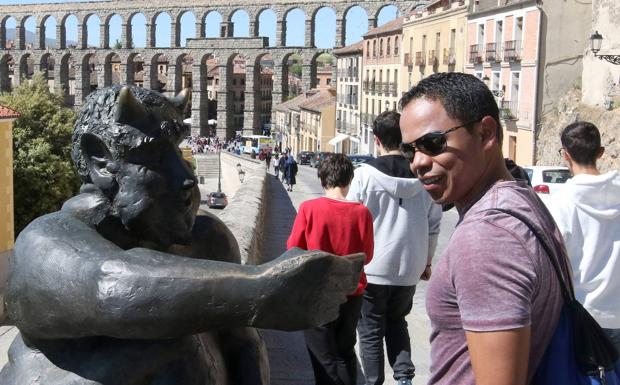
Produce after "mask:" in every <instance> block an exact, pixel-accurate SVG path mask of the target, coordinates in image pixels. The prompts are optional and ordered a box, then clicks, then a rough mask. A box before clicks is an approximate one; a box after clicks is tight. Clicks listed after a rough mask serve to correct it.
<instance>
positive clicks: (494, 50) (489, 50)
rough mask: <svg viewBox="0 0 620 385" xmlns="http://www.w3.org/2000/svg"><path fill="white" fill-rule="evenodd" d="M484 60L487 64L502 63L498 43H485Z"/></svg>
mask: <svg viewBox="0 0 620 385" xmlns="http://www.w3.org/2000/svg"><path fill="white" fill-rule="evenodd" d="M484 52H485V55H484V59H485V61H487V62H489V63H494V62H500V61H502V58H501V55H500V54H499V44H498V43H487V45H486V49H485V51H484Z"/></svg>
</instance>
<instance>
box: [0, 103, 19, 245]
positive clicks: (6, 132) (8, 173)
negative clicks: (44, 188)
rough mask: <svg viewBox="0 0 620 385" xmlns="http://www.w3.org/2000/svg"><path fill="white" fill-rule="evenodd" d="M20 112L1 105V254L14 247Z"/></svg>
mask: <svg viewBox="0 0 620 385" xmlns="http://www.w3.org/2000/svg"><path fill="white" fill-rule="evenodd" d="M18 117H19V114H18V113H17V112H15V111H13V110H11V109H10V108H7V107H3V106H0V255H1V254H2V253H4V252H6V251H8V250H11V249H12V248H13V244H14V239H15V229H14V216H13V215H14V214H13V212H14V210H13V121H14V120H15V119H17V118H18Z"/></svg>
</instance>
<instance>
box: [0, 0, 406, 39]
mask: <svg viewBox="0 0 620 385" xmlns="http://www.w3.org/2000/svg"><path fill="white" fill-rule="evenodd" d="M87 1H89V0H85V1H80V2H87ZM60 2H77V1H71V0H68V1H67V0H64V1H63V0H0V5H5V4H32V3H60ZM397 12H398V10H397V9H396V7H394V6H386V7H384V8H383V9H382V10H381V13H380V14H379V17H378V20H377V22H378V25H382V24H385V23H387V22H388V21H390V20H393V19H394V18H396V17H397ZM305 17H309V16H304V14H303V12H302V11H301V10H299V9H296V10H293V11H291V12H290V13H289V16H288V18H287V36H286V45H287V46H303V45H304V25H305V24H304V20H305ZM248 20H249V17H248V14H247V13H245V11H237V12H236V13H235V14H234V15H233V18H232V21H233V23H234V25H235V27H234V36H239V37H244V36H249V29H248ZM220 21H221V16H219V14H217V13H211V14H209V16H207V18H206V22H207V37H217V36H218V31H219V24H220ZM99 22H100V20H98V18H97V17H91V18H89V20H88V23H87V25H88V45H89V46H99V34H100V31H99ZM145 22H146V19H145V17H144V15H142V14H138V15H136V16H135V17H134V19H133V20H132V26H133V31H134V32H133V35H134V36H133V40H134V46H135V47H144V46H145V45H146V30H145V27H144V24H145ZM195 22H196V19H195V16H194V15H193V14H192V13H191V12H187V13H185V14H184V15H183V17H182V18H181V45H183V46H184V45H185V39H186V38H188V37H189V38H191V37H194V36H195V33H196V31H195V29H196V28H195ZM121 23H122V20H121V17H120V16H115V17H113V18H112V20H111V21H110V43H111V44H110V45H111V46H113V45H114V42H115V41H116V40H117V39H118V40H120V38H121ZM170 23H171V19H170V15H168V14H161V15H160V16H159V17H158V18H157V20H156V25H157V30H156V36H155V39H156V46H158V47H170ZM77 24H78V21H77V18H76V17H75V16H71V17H69V19H68V20H67V22H66V30H67V40H69V41H77ZM55 25H56V20H53V18H50V19H48V21H47V22H46V33H45V35H46V38H48V39H55V38H56V36H55V34H56V32H55V31H56V28H55ZM316 25H317V26H320V27H318V28H315V29H316V34H315V45H316V46H317V47H318V48H332V47H334V45H335V35H336V31H335V29H336V27H335V26H336V14H335V12H334V10H333V9H330V8H323V9H321V10H319V12H318V14H317V21H316ZM275 26H276V15H275V13H273V12H272V11H265V12H263V13H262V14H261V15H260V18H259V35H260V36H267V37H269V43H270V45H275V43H274V42H275V28H276V27H275ZM327 26H329V28H328V27H327ZM14 27H15V20H14V19H10V20H9V21H8V22H7V28H8V29H11V28H14ZM367 28H368V19H367V14H366V11H364V10H363V9H362V8H360V7H354V8H352V9H351V11H350V12H349V14H348V16H347V21H346V40H345V44H346V45H349V44H352V43H355V42H358V41H360V40H361V39H362V35H363V34H364V33H365V32H366V31H367ZM26 30H28V31H31V32H33V33H34V31H35V21H34V20H33V19H32V18H31V19H29V20H28V21H26Z"/></svg>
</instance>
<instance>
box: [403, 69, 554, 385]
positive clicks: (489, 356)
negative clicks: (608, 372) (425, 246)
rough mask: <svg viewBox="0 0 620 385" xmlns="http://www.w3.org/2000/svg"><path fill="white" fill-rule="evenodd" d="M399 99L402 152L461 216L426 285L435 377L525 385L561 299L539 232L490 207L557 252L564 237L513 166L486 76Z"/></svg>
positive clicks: (436, 79)
mask: <svg viewBox="0 0 620 385" xmlns="http://www.w3.org/2000/svg"><path fill="white" fill-rule="evenodd" d="M400 105H401V108H402V115H401V120H400V127H401V132H402V136H403V144H401V150H402V152H403V154H404V155H405V156H406V157H407V158H408V159H409V161H410V162H411V164H410V165H411V169H412V171H413V172H415V173H416V174H417V175H418V178H419V179H420V181H421V182H422V184H423V186H424V189H425V190H426V191H428V193H429V194H430V195H431V196H432V197H433V200H434V201H435V202H436V203H439V204H447V203H454V204H455V206H456V208H457V210H458V212H459V217H460V218H459V222H458V225H457V227H456V229H455V231H454V233H453V235H452V237H451V239H450V243H449V244H448V246H447V248H446V250H445V251H444V253H443V255H442V257H441V258H440V260H439V262H438V263H437V264H436V266H435V268H434V271H433V276H432V278H431V280H430V282H429V286H428V289H427V298H426V308H427V311H428V314H429V317H430V319H431V325H432V333H431V378H430V381H429V383H430V384H450V385H454V384H464V385H474V384H476V385H490V384H493V385H508V384H510V385H525V384H528V383H530V381H531V380H532V377H533V374H534V372H535V370H536V367H537V365H538V363H539V362H540V360H541V358H542V356H543V354H544V352H545V349H546V347H547V344H548V342H549V340H550V338H551V336H552V335H553V333H554V330H555V327H556V323H557V321H558V319H559V314H560V308H561V306H562V298H561V294H560V290H559V283H558V280H557V279H556V276H555V275H554V271H553V267H552V265H551V262H550V259H549V257H548V256H547V255H546V254H545V252H544V251H543V249H542V247H541V245H540V244H539V242H538V240H537V239H536V237H535V235H534V234H533V233H532V232H531V231H530V230H529V228H528V227H527V225H526V224H524V223H522V222H520V221H519V220H518V219H516V218H514V217H512V216H510V215H508V214H504V213H502V212H499V211H497V210H493V209H494V208H502V209H512V210H513V211H517V212H519V213H520V214H521V215H523V216H525V217H527V218H529V219H530V220H531V221H532V222H533V223H534V224H535V225H536V226H537V227H538V228H539V229H541V231H542V232H543V233H544V234H545V235H546V237H547V238H548V239H549V240H550V241H551V243H552V247H553V248H555V249H556V251H560V250H561V249H562V248H563V245H562V240H561V236H560V234H559V232H558V230H557V228H556V226H555V223H554V222H553V219H552V218H551V216H550V215H549V213H548V212H547V210H546V209H545V208H544V205H543V203H542V202H541V201H540V200H539V199H538V197H537V196H536V193H534V191H533V190H532V189H531V188H529V187H528V186H527V183H526V182H525V181H515V180H514V178H513V177H512V176H511V175H510V172H509V171H508V169H507V168H506V164H505V162H504V157H503V155H502V128H501V125H500V120H499V110H498V107H497V104H496V102H495V99H494V97H493V94H492V93H491V92H490V90H489V89H488V88H487V86H486V85H485V84H484V83H483V82H482V81H481V80H479V79H478V78H476V77H474V76H472V75H467V74H463V73H439V74H433V75H431V76H429V77H428V78H425V79H423V80H422V81H420V82H419V83H418V84H417V85H416V86H415V87H413V88H412V89H411V90H410V91H409V92H408V93H407V94H405V95H404V96H403V98H402V99H401V101H400ZM558 255H561V254H559V253H558ZM561 263H566V261H561Z"/></svg>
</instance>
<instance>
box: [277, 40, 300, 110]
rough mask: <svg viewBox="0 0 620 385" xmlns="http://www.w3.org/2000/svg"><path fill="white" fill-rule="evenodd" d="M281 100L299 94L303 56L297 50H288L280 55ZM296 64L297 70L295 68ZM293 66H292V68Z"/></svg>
mask: <svg viewBox="0 0 620 385" xmlns="http://www.w3.org/2000/svg"><path fill="white" fill-rule="evenodd" d="M281 63H282V79H280V80H281V84H282V100H283V101H284V100H286V99H290V98H292V97H295V96H297V95H299V94H300V93H301V92H302V90H303V87H302V75H303V66H302V63H303V57H302V56H301V55H300V54H299V53H298V52H294V51H291V52H288V53H286V54H285V55H284V56H283V57H282V62H281ZM295 65H297V66H298V67H297V68H298V69H299V71H297V69H295V67H293V66H295ZM292 67H293V68H292Z"/></svg>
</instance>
